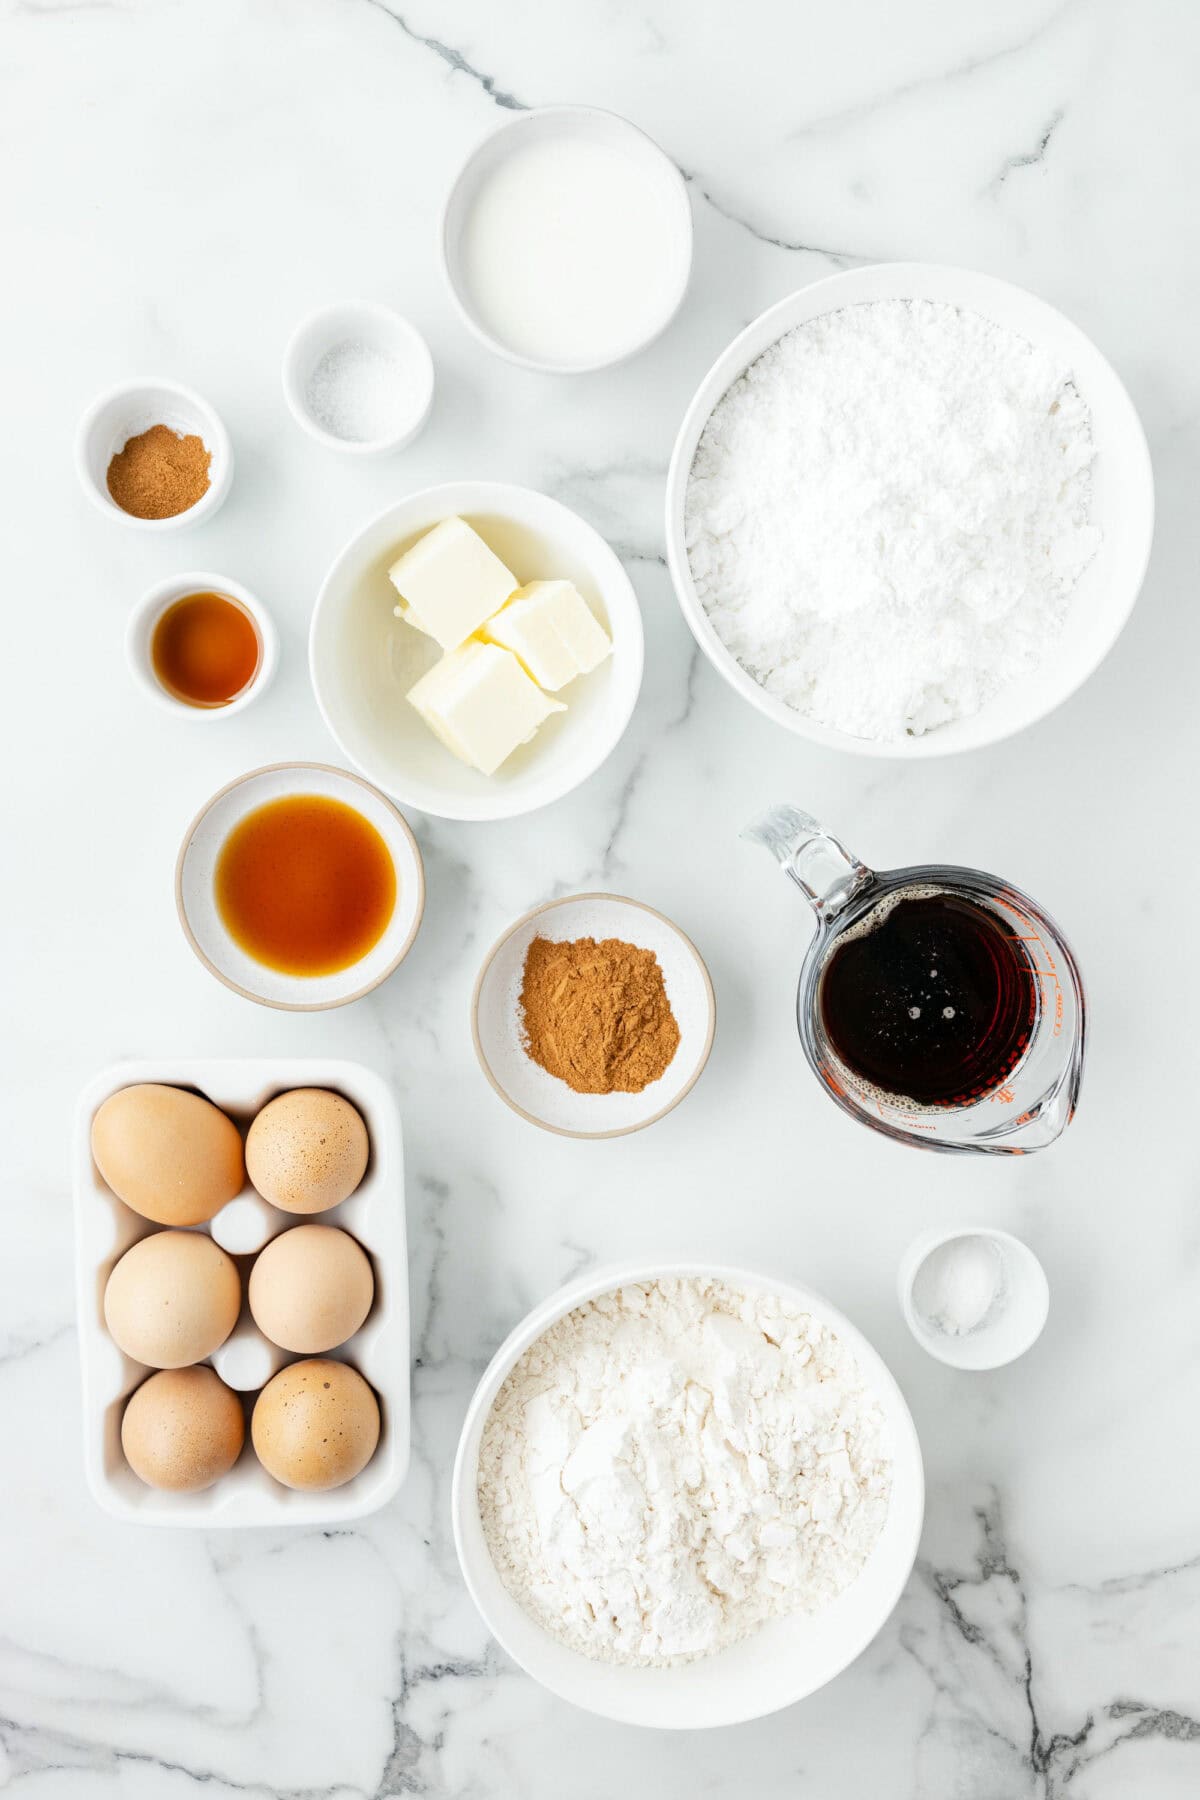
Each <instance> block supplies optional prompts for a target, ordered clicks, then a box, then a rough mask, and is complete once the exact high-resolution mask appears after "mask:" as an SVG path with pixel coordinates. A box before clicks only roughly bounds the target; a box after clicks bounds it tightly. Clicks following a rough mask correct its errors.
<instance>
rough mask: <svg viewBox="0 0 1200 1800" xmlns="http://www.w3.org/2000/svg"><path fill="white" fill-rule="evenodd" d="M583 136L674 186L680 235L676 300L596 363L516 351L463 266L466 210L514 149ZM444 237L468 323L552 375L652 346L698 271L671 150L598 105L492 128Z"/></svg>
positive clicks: (452, 283) (464, 179)
mask: <svg viewBox="0 0 1200 1800" xmlns="http://www.w3.org/2000/svg"><path fill="white" fill-rule="evenodd" d="M580 136H584V137H589V138H592V139H595V140H598V141H599V142H602V143H612V144H617V145H619V146H620V148H621V149H622V150H623V151H624V152H625V153H626V154H627V155H632V156H635V157H636V158H637V160H638V162H639V163H640V164H641V165H642V168H643V170H644V173H645V179H646V180H647V181H654V182H659V183H664V184H666V185H667V187H668V188H669V190H670V193H671V195H672V198H673V201H674V205H675V211H676V219H677V226H676V229H675V232H674V233H673V236H674V238H675V242H674V244H673V245H667V244H664V246H663V254H664V255H667V254H673V255H674V257H675V261H676V263H677V270H676V280H675V283H674V286H673V289H672V293H671V298H670V302H669V304H668V305H667V306H666V307H664V309H663V311H662V313H661V315H660V316H659V317H658V318H657V319H656V320H655V321H654V323H653V325H652V326H651V327H650V328H649V329H648V330H647V331H646V332H644V333H643V335H642V336H641V337H640V338H639V339H637V340H636V342H633V343H630V344H628V345H626V346H625V347H624V348H623V349H622V350H620V351H619V352H618V353H617V354H616V355H612V356H603V357H600V358H598V359H595V360H591V361H589V360H586V359H585V360H583V361H579V362H545V361H542V360H540V359H539V358H537V357H532V356H525V355H523V354H522V353H521V352H520V351H519V350H514V349H513V348H512V346H511V345H510V344H506V343H505V342H504V340H503V339H502V338H498V337H496V336H495V335H494V333H493V332H492V331H490V330H489V328H488V326H487V325H486V324H485V323H484V321H483V319H482V318H481V317H480V315H479V312H478V310H477V309H476V307H475V305H474V303H473V301H472V298H471V293H470V288H469V285H468V283H467V280H466V277H465V272H464V269H463V261H462V245H463V235H464V229H465V226H466V221H467V215H468V213H469V212H470V209H471V205H472V202H473V201H474V198H475V196H476V194H477V193H478V191H479V187H480V184H481V183H482V182H483V181H484V179H485V178H486V177H487V176H488V175H490V174H491V173H492V171H493V170H494V169H495V168H496V167H497V166H498V165H499V164H500V163H501V162H503V161H504V160H505V159H506V158H507V157H509V156H511V155H512V154H513V152H514V151H515V150H519V149H521V148H522V147H523V146H525V145H526V144H529V143H531V142H533V141H534V140H535V138H540V139H542V140H546V139H563V138H568V137H580ZM438 243H439V249H440V253H441V261H442V270H443V273H444V274H445V277H446V285H447V287H448V288H449V289H450V296H451V298H452V300H453V301H454V304H455V306H456V307H457V309H458V312H459V315H460V317H461V318H462V320H463V323H464V324H465V325H466V327H467V329H468V330H469V331H471V332H473V333H474V335H475V337H477V338H478V339H479V342H480V343H481V344H485V345H486V346H487V348H488V349H489V350H492V351H494V352H495V354H496V355H497V356H502V357H503V358H504V359H505V361H506V362H511V363H517V364H519V366H520V367H521V368H525V369H539V370H541V371H543V372H544V373H546V374H550V375H587V374H591V373H593V372H594V371H595V370H597V369H609V368H612V367H614V366H615V365H616V364H618V363H623V362H628V361H629V359H630V358H631V357H633V356H637V355H638V354H639V353H640V352H641V351H642V350H644V349H645V348H646V347H647V345H648V344H652V343H653V342H654V340H655V339H656V338H658V337H661V335H662V333H663V332H664V331H665V330H666V329H667V326H668V325H669V324H670V323H671V321H672V319H673V318H674V317H675V315H676V313H677V312H678V311H679V308H680V307H681V306H682V305H683V300H684V296H685V294H686V293H687V290H688V282H689V281H690V279H691V273H692V206H691V201H690V200H689V198H688V191H687V184H686V182H685V181H684V179H683V176H682V175H681V174H680V173H679V170H678V169H677V168H676V166H675V164H674V163H673V162H672V161H671V159H670V157H669V156H668V155H667V154H666V152H665V151H664V150H661V149H660V148H659V146H658V145H657V144H656V143H655V142H654V139H653V138H651V137H648V136H647V134H646V133H645V132H644V131H642V130H641V128H640V127H639V126H637V125H634V124H632V123H631V122H630V120H628V119H623V118H621V116H620V115H619V114H618V113H611V112H605V111H604V110H603V108H601V107H598V106H542V107H538V108H536V109H534V110H532V111H529V112H521V113H516V114H514V115H513V116H512V117H510V118H508V119H506V120H505V122H504V123H503V124H502V125H500V126H498V127H497V128H496V130H494V131H491V132H489V133H488V135H487V137H485V138H484V139H483V141H482V142H481V143H480V144H478V145H477V146H476V148H475V149H474V150H473V151H472V152H471V154H470V156H469V157H468V158H467V160H466V162H465V163H464V164H463V166H462V168H461V170H460V171H459V174H458V177H457V179H456V181H455V183H454V185H453V187H452V188H451V189H450V192H449V194H448V196H447V198H446V204H445V207H444V208H443V211H442V221H441V229H440V232H439V235H438ZM630 274H631V278H633V279H636V271H630Z"/></svg>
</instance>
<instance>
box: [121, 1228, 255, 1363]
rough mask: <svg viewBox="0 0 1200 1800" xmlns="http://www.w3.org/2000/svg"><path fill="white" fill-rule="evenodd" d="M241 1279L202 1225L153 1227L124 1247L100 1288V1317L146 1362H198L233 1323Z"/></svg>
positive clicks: (125, 1347)
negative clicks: (185, 1228)
mask: <svg viewBox="0 0 1200 1800" xmlns="http://www.w3.org/2000/svg"><path fill="white" fill-rule="evenodd" d="M241 1305H242V1284H241V1281H240V1279H239V1277H238V1272H237V1266H236V1264H235V1263H234V1261H233V1258H232V1257H230V1256H226V1254H225V1252H224V1250H222V1249H221V1246H220V1245H219V1244H214V1243H213V1241H212V1239H211V1238H210V1237H209V1235H208V1233H207V1232H206V1231H156V1232H154V1233H153V1235H152V1236H150V1237H145V1238H142V1239H141V1240H140V1242H138V1243H136V1244H134V1245H133V1247H132V1248H131V1249H129V1250H127V1251H126V1252H125V1254H124V1256H123V1257H122V1258H121V1260H120V1262H119V1263H118V1264H117V1266H116V1268H115V1269H114V1270H113V1272H112V1274H111V1275H110V1276H109V1278H108V1285H107V1286H106V1287H105V1290H104V1322H105V1324H106V1325H107V1326H108V1329H109V1333H110V1335H111V1336H112V1338H113V1339H114V1341H115V1342H116V1343H117V1344H119V1345H120V1347H121V1349H122V1350H124V1352H125V1354H126V1355H127V1356H132V1357H133V1358H134V1360H135V1361H136V1362H140V1363H146V1364H147V1366H148V1367H149V1368H152V1369H182V1368H185V1367H186V1366H187V1364H188V1363H196V1362H203V1361H204V1358H205V1357H206V1356H211V1355H212V1353H213V1351H214V1350H215V1349H216V1348H217V1347H218V1345H220V1344H223V1343H224V1342H225V1339H226V1338H227V1337H228V1336H229V1334H230V1332H231V1331H232V1330H233V1328H234V1326H235V1325H236V1323H237V1316H238V1313H239V1311H240V1310H241Z"/></svg>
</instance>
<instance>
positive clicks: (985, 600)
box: [686, 300, 1100, 740]
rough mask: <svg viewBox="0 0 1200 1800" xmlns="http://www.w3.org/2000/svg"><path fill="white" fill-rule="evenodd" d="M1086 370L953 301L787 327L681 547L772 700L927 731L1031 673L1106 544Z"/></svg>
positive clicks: (745, 400)
mask: <svg viewBox="0 0 1200 1800" xmlns="http://www.w3.org/2000/svg"><path fill="white" fill-rule="evenodd" d="M1093 454H1094V451H1093V444H1092V435H1091V417H1090V413H1089V410H1088V408H1087V405H1086V404H1085V402H1084V400H1083V399H1082V397H1081V396H1080V394H1079V393H1078V391H1077V390H1076V388H1075V387H1074V385H1073V383H1072V379H1071V371H1070V369H1069V368H1067V367H1065V366H1064V365H1062V364H1061V363H1060V362H1059V361H1058V360H1057V359H1056V358H1055V357H1054V356H1052V355H1050V354H1049V353H1048V352H1046V351H1044V350H1041V349H1038V348H1035V347H1034V346H1033V345H1032V344H1030V343H1028V342H1027V341H1026V340H1025V339H1023V338H1020V337H1018V336H1017V335H1016V334H1015V333H1013V332H1010V331H1008V330H1006V329H1004V328H1002V327H1000V326H997V325H994V324H992V323H991V322H990V321H989V320H986V319H984V318H982V317H981V316H979V315H978V314H976V313H971V312H966V311H962V310H960V309H959V308H957V307H953V306H949V305H946V304H943V303H942V302H938V301H929V300H914V301H906V300H881V301H873V302H868V303H865V304H860V305H855V306H849V307H845V308H843V309H841V310H840V311H837V312H833V313H829V314H826V315H824V316H822V317H820V318H817V319H814V320H811V321H810V322H809V323H807V324H805V325H801V326H798V327H797V328H796V329H795V330H793V331H790V332H788V333H787V334H786V335H785V336H784V337H782V338H780V339H779V341H778V342H777V343H776V344H773V345H772V346H771V347H770V349H768V350H767V351H765V352H764V353H763V355H762V356H760V357H759V358H758V359H757V361H756V362H754V363H752V364H751V366H750V367H749V368H748V369H747V370H746V371H745V373H744V374H743V375H742V376H741V377H740V378H739V379H738V380H737V381H736V382H735V383H734V384H733V386H732V387H731V388H730V389H729V391H728V392H727V393H726V394H725V395H724V397H723V398H722V399H721V401H720V402H719V403H718V405H717V406H716V407H715V408H714V410H713V413H712V415H711V417H710V418H709V420H708V423H707V424H706V426H705V428H704V432H703V434H702V436H701V439H700V443H699V446H698V448H697V451H696V456H695V460H694V463H693V466H692V472H691V478H690V481H689V485H688V492H687V504H686V532H687V547H688V560H689V564H690V566H691V571H692V577H693V580H694V582H695V585H696V591H697V594H698V596H699V598H700V600H701V602H702V604H703V606H704V608H705V611H706V612H707V614H708V616H709V618H710V619H711V621H712V624H713V626H714V629H715V630H716V632H717V634H718V636H719V637H720V638H721V640H722V642H723V643H724V644H725V645H726V647H727V648H728V649H729V650H730V651H731V652H732V653H733V655H734V656H735V657H736V658H737V660H738V661H739V662H740V663H741V664H742V666H743V667H744V668H745V669H746V670H747V671H748V673H749V674H751V675H752V676H753V677H754V678H755V680H757V681H758V682H759V683H761V685H762V686H763V687H764V688H766V689H767V691H768V692H770V693H772V694H776V695H778V696H779V697H780V698H782V699H784V700H786V701H787V702H788V704H789V705H791V706H794V707H795V708H796V709H797V710H798V711H800V712H802V713H805V714H807V715H808V716H809V717H811V718H814V719H817V720H819V721H821V722H822V723H824V724H826V725H829V726H833V727H835V728H836V729H838V730H841V731H844V732H847V733H850V734H851V735H854V736H859V737H865V738H874V739H884V740H886V739H889V738H892V739H894V738H898V737H903V736H904V735H906V734H908V733H915V734H920V733H922V732H925V731H928V730H930V729H931V728H932V727H934V726H937V725H940V724H943V723H946V722H947V721H949V720H952V719H957V718H964V717H967V716H969V715H970V714H972V713H975V712H977V711H978V710H979V708H980V707H981V706H982V705H984V704H985V702H986V701H987V700H989V699H990V698H991V697H992V695H994V694H995V693H997V692H998V691H999V690H1000V689H1001V688H1002V687H1004V686H1005V685H1006V684H1007V683H1008V682H1010V681H1012V680H1014V679H1015V678H1017V677H1018V676H1020V675H1022V674H1024V673H1027V672H1029V671H1030V670H1032V669H1034V668H1035V667H1036V666H1037V664H1038V663H1039V662H1040V661H1041V659H1042V657H1043V656H1044V655H1045V654H1046V652H1047V649H1048V648H1049V646H1050V645H1051V644H1052V643H1053V641H1054V639H1055V638H1056V637H1057V636H1058V634H1059V632H1060V631H1061V629H1062V624H1063V620H1064V618H1065V615H1066V610H1067V603H1068V599H1069V596H1070V594H1071V590H1072V589H1073V587H1074V586H1075V583H1076V581H1077V580H1078V578H1079V575H1080V574H1081V573H1082V571H1083V569H1084V568H1085V567H1086V565H1087V563H1088V562H1089V561H1090V559H1091V557H1092V556H1093V555H1094V554H1095V551H1096V549H1097V547H1098V545H1099V543H1100V533H1099V531H1098V530H1096V529H1095V527H1094V526H1092V525H1091V524H1090V523H1089V516H1088V515H1089V506H1090V499H1091V476H1090V464H1091V460H1092V456H1093Z"/></svg>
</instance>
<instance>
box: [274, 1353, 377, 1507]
mask: <svg viewBox="0 0 1200 1800" xmlns="http://www.w3.org/2000/svg"><path fill="white" fill-rule="evenodd" d="M250 1436H251V1438H252V1439H253V1442H254V1448H255V1451H256V1452H257V1454H258V1460H259V1462H260V1463H261V1464H262V1466H263V1468H264V1469H265V1470H266V1471H267V1473H268V1474H269V1475H273V1476H274V1477H275V1479H276V1481H281V1482H282V1483H283V1485H284V1487H290V1488H314V1489H320V1488H335V1487H341V1485H342V1483H343V1482H345V1481H352V1480H353V1479H354V1477H355V1476H356V1475H357V1474H358V1472H359V1470H360V1469H365V1468H366V1466H367V1464H368V1463H369V1462H370V1460H371V1458H372V1457H373V1456H374V1454H375V1446H376V1444H378V1442H379V1402H378V1401H377V1400H376V1398H375V1395H374V1393H373V1392H372V1391H371V1389H370V1388H369V1387H368V1385H367V1383H366V1382H365V1381H364V1380H363V1378H362V1376H361V1375H360V1374H359V1373H358V1370H357V1369H352V1368H351V1367H350V1365H349V1363H342V1362H332V1361H330V1360H329V1359H328V1358H327V1357H318V1358H315V1359H314V1360H313V1361H311V1362H295V1363H289V1364H288V1366H287V1368H286V1369H280V1371H279V1373H278V1375H276V1376H275V1378H274V1379H273V1380H272V1381H268V1383H267V1385H266V1387H265V1388H264V1389H263V1391H262V1393H261V1394H260V1395H259V1396H258V1399H257V1400H256V1401H255V1403H254V1415H253V1417H252V1418H251V1420H250Z"/></svg>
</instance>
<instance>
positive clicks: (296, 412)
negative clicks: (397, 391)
mask: <svg viewBox="0 0 1200 1800" xmlns="http://www.w3.org/2000/svg"><path fill="white" fill-rule="evenodd" d="M352 343H361V344H365V345H366V346H367V347H368V348H369V349H372V350H380V351H383V352H384V353H385V354H387V355H389V356H392V357H394V358H395V360H396V361H397V362H398V363H399V364H400V365H401V366H402V367H403V368H404V369H406V370H407V371H408V372H409V374H410V375H411V377H412V403H411V406H410V407H409V408H408V410H407V411H406V412H405V413H404V415H403V416H402V417H398V418H397V420H396V428H395V430H394V431H391V432H389V433H388V434H387V436H386V437H381V438H345V437H339V436H338V434H337V432H336V431H330V430H328V429H327V427H326V426H324V425H322V424H321V422H320V420H319V419H318V418H316V416H315V415H314V413H313V411H312V408H311V407H310V405H309V403H308V383H309V381H310V380H311V379H312V375H313V371H314V370H315V369H316V367H317V364H318V363H319V362H320V360H321V358H322V357H323V356H325V355H326V354H327V353H328V352H329V351H330V350H336V349H337V348H338V346H339V345H341V344H352ZM283 395H284V399H285V400H286V401H287V403H288V407H289V409H290V411H291V415H292V417H293V418H294V419H295V421H296V423H297V425H299V426H300V427H301V429H302V430H303V431H306V432H307V433H308V435H309V437H311V438H315V440H316V442H317V443H318V444H323V445H324V446H325V448H326V449H327V450H337V451H340V452H341V454H342V455H344V456H389V455H391V454H392V452H393V451H396V450H403V448H404V446H405V445H406V444H411V443H412V441H413V439H414V438H415V437H416V435H417V433H418V432H419V431H420V430H421V428H422V427H423V425H424V424H425V421H426V419H427V418H428V417H429V413H430V408H431V407H432V406H433V357H432V356H431V355H430V352H429V345H428V344H427V343H426V342H425V339H424V338H423V337H422V336H421V334H420V332H419V331H418V330H417V328H416V326H415V325H410V324H409V322H408V320H407V319H405V318H402V317H401V315H400V314H399V313H397V312H393V311H392V309H391V308H390V307H388V306H379V305H377V304H375V303H374V302H372V301H367V300H346V301H340V302H338V303H337V304H335V305H333V306H321V307H318V308H317V310H316V311H315V312H312V313H309V315H308V317H307V318H306V319H302V320H301V321H300V323H299V325H297V327H296V329H295V331H294V332H293V333H292V336H291V338H290V340H289V342H288V346H287V349H286V350H285V351H284V353H283Z"/></svg>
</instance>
